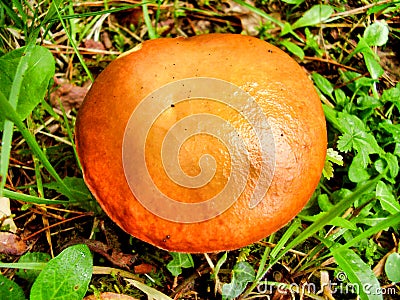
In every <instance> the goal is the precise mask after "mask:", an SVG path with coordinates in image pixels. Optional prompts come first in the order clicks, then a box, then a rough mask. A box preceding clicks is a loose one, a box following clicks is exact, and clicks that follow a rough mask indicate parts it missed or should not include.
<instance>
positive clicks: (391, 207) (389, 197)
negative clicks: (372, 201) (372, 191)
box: [376, 181, 400, 215]
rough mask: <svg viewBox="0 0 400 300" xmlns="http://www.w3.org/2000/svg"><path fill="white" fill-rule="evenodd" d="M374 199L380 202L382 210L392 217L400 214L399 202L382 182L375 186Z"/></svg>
mask: <svg viewBox="0 0 400 300" xmlns="http://www.w3.org/2000/svg"><path fill="white" fill-rule="evenodd" d="M376 198H377V199H378V200H379V201H380V203H381V205H382V208H383V209H384V210H386V211H388V212H389V213H391V214H392V215H394V214H396V213H398V212H400V204H399V202H398V201H397V200H396V198H395V197H394V195H393V193H392V192H391V191H390V190H389V188H388V186H387V185H386V184H385V183H384V182H383V181H379V182H378V184H377V185H376Z"/></svg>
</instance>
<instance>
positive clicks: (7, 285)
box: [0, 274, 26, 300]
mask: <svg viewBox="0 0 400 300" xmlns="http://www.w3.org/2000/svg"><path fill="white" fill-rule="evenodd" d="M0 299H7V300H24V299H26V297H25V294H24V291H23V290H22V288H21V287H20V286H19V285H18V284H16V283H15V282H14V281H12V280H10V279H8V278H7V277H5V276H3V275H1V274H0Z"/></svg>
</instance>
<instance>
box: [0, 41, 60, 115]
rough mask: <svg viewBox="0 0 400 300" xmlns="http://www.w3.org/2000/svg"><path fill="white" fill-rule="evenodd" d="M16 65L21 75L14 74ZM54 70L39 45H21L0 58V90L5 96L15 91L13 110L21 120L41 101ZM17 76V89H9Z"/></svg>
mask: <svg viewBox="0 0 400 300" xmlns="http://www.w3.org/2000/svg"><path fill="white" fill-rule="evenodd" d="M22 60H23V61H22ZM20 63H22V64H23V65H22V66H21V65H20ZM18 67H20V68H23V69H24V72H23V74H18V73H17V69H18ZM54 72H55V63H54V58H53V55H52V54H51V52H50V51H49V50H48V49H46V48H44V47H41V46H32V47H30V48H29V49H28V48H27V47H21V48H18V49H16V50H14V51H11V52H9V53H7V54H6V55H4V56H2V57H0V90H1V91H2V92H3V94H4V96H5V97H6V98H7V99H8V98H9V97H10V94H12V93H16V94H17V96H18V97H17V99H16V101H17V103H16V110H17V113H18V115H19V116H20V118H21V120H24V119H25V118H26V117H27V116H28V115H29V114H30V113H31V112H32V110H33V109H34V108H35V106H36V105H38V104H39V102H40V101H41V100H43V98H44V96H45V95H46V92H47V87H48V85H49V82H50V79H51V78H52V77H53V76H54ZM17 75H18V76H21V75H22V83H21V86H20V89H19V90H18V91H12V89H13V88H14V86H13V82H14V80H15V76H17ZM0 120H1V116H0ZM3 121H4V119H3Z"/></svg>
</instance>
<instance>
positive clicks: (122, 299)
mask: <svg viewBox="0 0 400 300" xmlns="http://www.w3.org/2000/svg"><path fill="white" fill-rule="evenodd" d="M116 299H117V300H138V299H136V298H133V297H131V296H128V295H123V294H117V293H110V292H106V293H101V294H100V297H96V296H95V295H90V296H87V297H85V298H83V300H116Z"/></svg>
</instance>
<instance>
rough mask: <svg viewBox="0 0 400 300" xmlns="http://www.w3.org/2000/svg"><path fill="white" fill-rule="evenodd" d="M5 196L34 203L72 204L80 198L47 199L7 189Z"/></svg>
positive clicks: (4, 191)
mask: <svg viewBox="0 0 400 300" xmlns="http://www.w3.org/2000/svg"><path fill="white" fill-rule="evenodd" d="M3 196H4V197H7V198H10V199H15V200H19V201H24V202H28V203H34V204H64V205H65V204H72V203H77V202H79V201H78V200H74V201H68V200H52V199H45V198H40V197H36V196H31V195H26V194H22V193H18V192H13V191H10V190H7V189H4V190H3Z"/></svg>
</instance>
